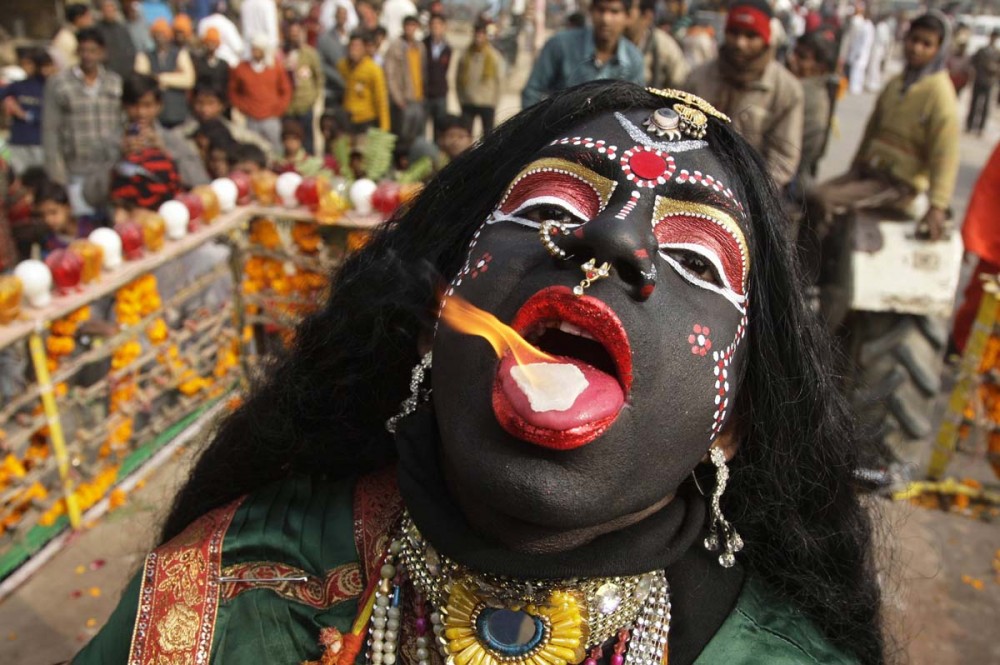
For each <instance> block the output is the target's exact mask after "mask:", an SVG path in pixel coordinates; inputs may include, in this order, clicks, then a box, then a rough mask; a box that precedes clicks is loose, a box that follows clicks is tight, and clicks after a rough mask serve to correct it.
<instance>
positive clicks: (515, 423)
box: [493, 286, 632, 450]
mask: <svg viewBox="0 0 1000 665" xmlns="http://www.w3.org/2000/svg"><path fill="white" fill-rule="evenodd" d="M553 321H565V322H567V323H570V324H572V325H574V326H576V327H578V328H580V329H581V330H585V331H586V332H587V333H588V334H590V335H591V336H592V337H593V338H594V339H595V340H596V341H597V342H598V343H600V344H601V345H602V346H603V347H604V348H605V350H606V351H607V352H608V354H609V355H610V356H611V358H612V360H613V361H614V363H615V368H616V373H617V379H618V382H619V384H620V385H621V387H622V391H623V393H624V395H625V401H626V403H627V400H628V395H629V391H630V390H631V388H632V347H631V345H630V343H629V340H628V335H627V334H626V332H625V326H623V325H622V322H621V320H620V319H619V318H618V316H617V315H616V314H615V312H614V310H612V309H611V307H610V306H608V304H607V303H605V302H603V301H601V300H598V299H597V298H594V297H591V296H576V295H574V294H573V292H572V291H571V290H570V289H569V288H568V287H565V286H550V287H548V288H545V289H542V290H541V291H539V292H538V293H536V294H535V295H533V296H531V298H529V299H528V300H527V301H526V302H525V303H524V304H523V305H522V306H521V308H520V309H519V310H518V312H517V314H515V315H514V320H513V322H512V323H511V327H512V328H514V330H516V331H517V332H518V334H520V335H522V336H523V335H525V334H526V333H528V332H530V331H531V330H532V329H534V328H536V327H537V326H539V325H544V324H546V323H549V322H553ZM506 365H508V363H505V362H503V361H501V362H500V364H499V365H498V371H497V377H496V380H495V381H494V384H493V412H494V414H495V415H496V418H497V421H498V422H499V423H500V426H501V427H503V428H504V430H506V431H507V433H508V434H510V435H512V436H514V437H516V438H518V439H521V440H523V441H527V442H529V443H533V444H536V445H538V446H542V447H544V448H549V449H552V450H572V449H574V448H579V447H580V446H583V445H586V444H588V443H590V442H591V441H593V440H594V439H596V438H597V437H599V436H601V435H602V434H603V433H604V432H605V431H607V429H608V428H609V427H610V426H611V424H612V423H613V422H614V421H615V420H616V419H617V417H618V413H620V411H618V412H617V413H614V414H612V415H610V416H607V417H604V418H600V419H597V420H594V421H592V422H589V423H584V424H582V425H579V426H577V427H573V428H571V429H566V430H556V429H549V428H545V427H540V426H538V425H534V424H532V423H529V422H527V421H526V420H525V419H524V418H523V417H522V416H521V415H520V414H518V413H517V411H516V410H515V409H514V407H513V405H512V404H511V402H510V399H509V398H508V396H507V395H506V394H505V393H504V391H503V389H502V387H501V372H500V368H502V367H504V366H506Z"/></svg>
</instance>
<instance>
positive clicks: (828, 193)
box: [815, 11, 959, 240]
mask: <svg viewBox="0 0 1000 665" xmlns="http://www.w3.org/2000/svg"><path fill="white" fill-rule="evenodd" d="M950 37H951V25H950V23H949V21H948V19H947V18H946V17H945V16H944V15H943V14H941V13H940V12H937V11H930V12H928V13H927V14H924V15H923V16H920V17H919V18H916V19H914V20H913V22H912V23H911V24H910V29H909V32H908V33H907V35H906V39H905V40H904V42H903V53H904V59H905V63H906V68H905V69H904V70H903V72H902V73H901V74H899V75H897V76H895V77H893V78H892V79H891V80H890V81H889V82H888V83H887V84H886V86H885V89H884V90H883V91H882V94H881V95H879V98H878V102H876V104H875V110H874V111H872V114H871V117H870V118H869V119H868V124H867V125H866V127H865V132H864V135H863V136H862V137H861V145H859V146H858V152H857V154H856V155H855V156H854V160H853V161H852V163H851V168H850V170H849V171H848V172H847V173H845V174H843V175H841V176H838V177H837V178H834V179H833V180H830V181H828V182H826V183H823V184H822V185H820V186H819V187H818V188H817V190H816V192H815V199H816V203H817V204H818V205H819V206H821V207H820V209H819V210H821V211H822V213H821V214H822V215H823V216H824V218H825V219H823V220H822V221H823V222H824V223H826V224H829V223H830V222H831V221H832V219H833V215H834V214H836V213H837V212H840V211H843V210H845V209H854V210H861V209H865V208H868V209H872V208H880V209H882V208H892V209H899V210H904V211H905V210H907V209H908V208H909V206H910V204H911V203H912V202H913V199H914V198H915V197H916V196H917V195H918V194H920V193H926V194H927V198H928V199H929V203H930V208H929V209H928V211H927V213H926V214H925V215H924V217H923V219H921V220H920V223H919V224H918V225H917V235H918V236H919V237H923V238H927V239H931V240H937V239H939V238H940V237H941V236H942V235H943V233H944V228H945V224H946V223H947V220H948V217H949V214H950V212H949V206H950V205H951V197H952V193H953V192H954V190H955V179H956V178H957V176H958V165H959V156H958V139H959V120H958V105H957V101H956V98H955V88H954V87H953V86H952V85H951V80H950V78H949V76H948V71H947V69H946V67H945V65H946V60H947V56H948V53H949V52H950V41H951V39H950Z"/></svg>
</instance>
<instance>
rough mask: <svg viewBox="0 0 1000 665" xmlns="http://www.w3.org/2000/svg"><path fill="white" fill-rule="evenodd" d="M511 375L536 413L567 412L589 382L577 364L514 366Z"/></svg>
mask: <svg viewBox="0 0 1000 665" xmlns="http://www.w3.org/2000/svg"><path fill="white" fill-rule="evenodd" d="M510 375H511V377H513V379H514V382H515V383H517V387H518V388H520V389H521V392H522V393H524V394H525V396H526V397H527V398H528V403H529V404H530V405H531V409H532V411H534V412H535V413H542V412H544V411H566V410H567V409H569V408H571V407H572V406H573V403H574V402H576V398H577V397H579V396H580V395H582V394H583V391H584V390H586V389H587V386H589V385H590V382H589V381H587V377H585V376H584V375H583V372H582V371H580V368H579V367H577V366H576V365H570V364H565V363H531V364H528V365H514V366H513V367H511V368H510Z"/></svg>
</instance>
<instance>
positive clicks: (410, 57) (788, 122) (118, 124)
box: [0, 0, 1000, 268]
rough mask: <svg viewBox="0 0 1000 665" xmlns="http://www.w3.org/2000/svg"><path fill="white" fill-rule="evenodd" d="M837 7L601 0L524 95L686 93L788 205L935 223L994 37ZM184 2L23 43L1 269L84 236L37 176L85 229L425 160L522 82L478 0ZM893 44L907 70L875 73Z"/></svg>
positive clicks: (930, 18) (942, 219)
mask: <svg viewBox="0 0 1000 665" xmlns="http://www.w3.org/2000/svg"><path fill="white" fill-rule="evenodd" d="M515 4H516V5H517V7H518V8H517V9H516V13H515V14H514V15H510V12H511V11H515V6H513V5H512V6H511V8H510V9H509V10H508V9H505V10H504V11H503V12H502V13H500V14H498V15H495V16H494V17H493V18H499V20H500V21H501V23H502V24H503V25H504V26H507V27H508V28H509V29H508V34H509V33H510V30H514V39H515V40H516V39H517V37H518V36H519V35H518V34H517V32H516V29H517V27H518V26H523V24H524V20H525V15H524V12H525V7H524V6H521V4H523V3H521V4H518V3H515ZM834 4H835V3H831V2H821V1H819V0H803V1H802V2H800V3H784V4H783V5H782V4H781V3H772V2H769V1H768V0H740V1H739V2H735V3H733V4H732V6H731V8H730V10H729V12H728V13H727V14H726V16H725V19H724V22H721V23H720V22H719V21H714V22H713V21H712V20H710V17H707V15H706V13H704V12H692V11H689V9H690V8H689V7H688V6H687V4H686V2H685V1H684V0H669V1H667V2H658V1H657V0H634V1H632V0H594V1H593V2H591V3H590V6H589V9H588V10H587V13H586V14H583V13H580V12H577V13H575V14H570V15H568V16H567V17H565V26H564V28H563V29H557V30H556V31H555V32H554V34H553V35H552V36H551V37H550V38H549V39H548V41H547V42H546V43H545V45H544V47H543V48H542V49H541V50H540V51H539V52H538V53H537V54H536V57H535V58H534V62H533V64H532V67H531V71H530V75H529V76H528V78H527V81H526V84H525V85H524V87H523V89H522V90H521V95H520V97H521V105H522V108H527V107H529V106H531V105H533V104H535V103H537V102H539V101H540V100H542V99H544V98H546V97H547V96H549V95H551V94H553V93H555V92H557V91H559V90H562V89H564V88H568V87H571V86H573V85H577V84H580V83H583V82H586V81H591V80H595V79H621V80H627V81H632V82H635V83H641V84H645V85H648V86H650V87H652V88H677V89H682V90H685V91H688V92H691V93H694V94H696V95H698V96H700V97H702V98H704V99H705V100H707V101H708V102H710V103H712V104H713V105H714V106H715V107H716V108H718V109H719V110H721V111H722V112H723V113H725V114H727V115H728V116H730V117H731V118H732V121H733V124H734V127H736V129H737V130H738V131H739V132H740V133H741V134H742V135H743V136H744V137H745V138H746V139H747V140H748V141H749V142H750V144H751V145H752V146H753V147H754V148H756V149H757V150H758V152H759V153H760V154H761V155H762V156H763V158H764V160H765V162H766V164H767V167H768V172H769V174H770V176H771V178H772V179H773V180H774V182H775V184H776V185H777V186H778V187H779V189H781V190H782V191H783V192H784V193H785V194H786V200H787V201H789V202H790V205H792V206H793V207H794V206H798V207H800V208H801V207H802V206H801V202H802V201H803V200H804V199H807V198H808V199H810V200H815V201H819V203H820V204H821V206H820V209H821V210H825V212H822V213H821V214H822V215H826V216H829V215H830V214H832V213H831V212H830V211H831V210H834V209H836V208H837V207H838V206H840V205H842V204H843V203H845V202H848V201H850V202H852V203H854V202H858V201H860V202H861V203H862V205H867V204H869V203H874V204H878V205H883V204H885V203H887V202H888V203H895V204H899V205H904V204H908V203H909V202H911V201H912V200H913V199H914V198H915V196H916V195H918V194H921V193H928V195H929V198H930V209H929V210H928V212H927V213H926V215H924V217H923V219H922V220H921V226H920V228H921V232H922V233H924V234H925V235H927V236H928V237H939V236H940V235H941V234H942V233H943V232H944V229H945V228H946V226H947V225H948V223H949V212H948V211H949V206H950V198H951V195H952V191H953V189H954V181H955V174H956V169H957V164H958V153H957V141H956V140H955V139H956V137H957V132H958V131H959V129H958V126H959V122H958V118H957V114H958V110H957V105H956V104H955V95H956V93H960V92H961V90H962V88H963V87H964V86H965V85H967V84H969V83H970V82H971V87H972V104H971V105H970V111H969V115H968V118H967V122H966V129H967V130H968V131H973V132H980V133H981V132H982V131H983V127H984V125H985V122H986V119H987V118H988V116H989V111H990V103H991V100H992V97H993V95H994V94H995V90H996V87H997V86H996V83H997V79H998V77H1000V49H998V48H997V42H998V37H1000V33H994V35H992V37H991V38H990V42H989V44H988V45H987V46H986V47H985V48H982V49H981V50H979V51H977V52H976V53H974V54H971V55H969V56H968V57H964V59H963V58H962V57H959V56H956V54H959V55H961V53H962V52H963V51H962V47H961V46H955V47H953V46H952V45H951V42H952V37H953V35H952V26H951V22H950V21H949V20H948V19H946V18H945V17H943V16H938V15H934V14H928V15H926V16H925V17H923V18H922V19H920V21H922V22H917V23H913V22H905V21H902V20H900V19H897V18H895V17H889V16H877V17H874V18H873V17H871V15H870V12H869V11H868V10H867V8H866V7H865V5H864V4H863V3H861V2H859V3H858V4H857V5H855V6H854V8H853V13H852V14H850V15H848V16H842V15H840V14H838V13H837V11H836V7H835V6H834ZM174 5H175V9H177V12H176V13H174V14H172V15H170V16H163V15H161V16H157V17H156V18H155V19H154V20H152V21H147V20H146V19H145V18H144V17H143V14H142V3H140V2H138V0H127V1H126V2H124V4H122V5H119V4H118V1H117V0H101V1H100V2H99V3H97V5H93V6H92V5H91V4H89V3H85V2H73V3H70V4H68V5H67V7H66V12H65V17H66V24H65V25H64V26H63V27H62V28H61V29H60V30H59V31H58V33H57V34H56V35H55V36H54V37H53V39H52V40H51V42H50V43H49V44H48V45H47V47H45V48H41V47H38V48H24V49H21V50H20V51H19V52H18V55H19V66H20V69H21V70H23V77H22V79H21V80H18V81H16V82H13V83H10V84H9V85H8V86H6V87H5V88H3V89H2V92H0V95H2V98H3V108H4V110H5V112H6V114H7V116H8V118H9V120H10V138H9V141H8V146H7V154H8V157H9V163H10V178H8V180H9V182H8V183H5V184H9V190H10V191H9V192H8V193H7V195H6V202H7V208H8V215H7V216H8V220H7V224H9V226H10V228H9V229H4V231H3V234H0V235H3V236H6V237H7V241H6V242H0V247H5V246H6V249H3V250H0V262H2V265H3V266H4V267H5V268H9V267H11V266H12V265H13V263H15V262H16V259H17V258H24V257H25V256H26V255H27V253H28V252H30V251H31V247H33V246H35V245H41V246H42V247H49V246H58V245H59V244H60V243H64V242H66V241H68V240H70V239H71V238H70V237H69V236H70V235H72V234H71V233H68V230H67V229H65V228H61V227H60V228H51V227H46V226H45V225H44V224H42V223H41V221H40V216H39V215H37V214H36V213H37V210H36V208H37V204H38V200H37V194H38V192H39V191H40V190H39V188H40V186H41V184H43V183H44V184H45V185H46V186H47V188H48V189H49V190H51V189H52V188H62V189H64V190H65V198H66V200H67V201H69V205H70V209H71V210H72V216H73V217H74V219H75V220H78V223H76V224H75V225H74V228H81V229H86V228H90V227H92V226H93V225H95V224H103V223H108V222H113V221H114V219H115V216H116V215H121V214H123V212H127V211H128V210H129V209H130V208H132V207H135V206H150V205H156V204H157V203H159V202H161V201H163V200H166V199H167V198H170V197H171V196H173V195H174V194H176V193H177V192H178V191H179V190H181V189H184V188H190V187H193V186H196V185H199V184H204V183H207V182H209V181H210V180H211V179H213V178H216V177H221V176H224V175H227V174H228V173H230V172H232V171H234V170H250V171H253V170H257V169H261V168H275V169H278V170H289V169H299V170H302V169H305V170H309V171H312V172H319V171H324V170H325V171H326V172H328V173H330V174H344V175H347V176H348V177H357V176H360V175H362V174H363V173H364V170H365V165H364V163H363V160H362V159H361V158H360V157H359V155H360V149H361V148H362V147H363V145H364V142H365V140H366V138H367V137H368V136H369V135H370V133H372V132H388V133H391V134H392V135H393V136H394V137H395V139H394V140H395V152H394V156H393V166H394V168H395V169H397V172H401V171H403V170H406V169H409V168H411V167H412V166H413V165H414V164H415V163H417V162H421V164H422V168H421V170H420V173H422V174H424V175H427V176H429V175H430V174H432V173H434V172H435V171H436V170H437V169H438V168H439V167H440V166H442V165H443V164H445V163H446V162H447V161H448V160H450V159H453V158H454V157H455V156H456V155H458V154H459V153H461V152H462V151H463V150H465V149H466V148H468V147H469V145H471V142H472V138H473V136H475V135H476V134H477V133H479V134H483V135H485V134H488V133H489V132H491V131H492V130H493V127H494V125H495V123H496V114H497V107H498V104H499V103H500V99H501V95H502V93H503V92H504V91H505V82H506V81H508V79H509V77H508V73H507V69H508V68H509V66H510V64H511V63H510V62H509V60H510V58H509V57H507V54H506V53H502V52H501V50H500V49H498V46H500V44H499V43H498V39H497V38H498V27H497V24H495V23H493V22H492V21H491V19H490V18H488V17H487V14H486V13H484V14H483V15H482V16H481V17H479V18H478V19H477V20H476V21H475V23H474V26H473V30H472V38H471V42H470V43H469V45H468V46H467V48H464V49H462V50H461V52H458V50H457V49H455V50H454V51H453V48H452V45H451V44H450V43H449V42H450V40H451V39H452V36H450V35H449V23H448V20H449V19H448V17H447V16H446V14H445V13H444V6H443V5H442V3H441V2H437V1H435V2H430V3H423V4H422V5H421V6H419V7H418V6H416V5H414V4H413V2H412V1H411V0H385V2H383V3H381V5H379V4H377V3H375V2H372V0H357V1H354V0H316V1H315V2H283V1H282V0H243V1H242V2H241V3H240V4H239V7H238V11H237V10H236V9H235V8H233V7H230V6H228V5H227V3H226V2H225V1H221V2H216V3H214V4H211V5H210V4H209V3H185V2H177V3H174ZM786 5H787V6H786ZM776 6H781V7H783V9H782V10H781V11H777V12H776V11H775V7H776ZM720 27H721V31H722V34H721V35H719V34H717V30H718V29H719V28H720ZM955 32H956V35H955V40H954V41H955V42H956V43H960V42H962V40H960V39H958V34H961V33H963V29H962V27H961V26H959V27H958V30H957V31H955ZM899 43H901V44H902V45H903V48H902V55H903V59H904V72H903V73H902V74H901V75H899V76H896V77H893V78H892V79H891V80H890V81H889V82H888V84H886V85H884V86H883V83H882V79H883V72H884V70H885V68H886V63H887V61H888V59H889V55H890V54H891V53H892V52H893V51H894V50H895V49H896V48H897V45H898V44H899ZM963 43H964V42H963ZM956 58H957V59H956ZM453 60H455V62H452V61H453ZM949 81H950V83H949ZM452 87H454V90H452ZM876 90H881V91H882V92H881V94H880V96H879V100H878V103H877V104H876V107H875V111H874V112H873V114H872V116H871V118H870V119H869V122H868V124H867V127H866V130H865V133H864V138H863V141H862V144H861V146H860V147H859V149H858V151H857V154H856V156H855V158H854V159H853V160H852V162H851V164H850V165H849V168H848V170H847V172H846V173H845V174H844V176H842V177H841V178H839V179H838V180H837V181H835V182H834V183H826V184H824V185H823V186H817V183H816V182H815V175H816V172H817V167H818V163H819V161H820V159H821V158H822V157H823V155H824V153H825V150H826V146H827V143H828V139H829V136H830V131H831V125H832V119H833V116H834V109H835V106H836V104H837V101H838V99H839V98H840V97H841V96H842V95H843V94H845V93H849V94H853V93H859V92H863V91H876ZM509 92H516V91H509ZM450 95H454V97H457V100H458V109H454V108H449V96H450ZM453 110H454V111H458V113H452V111H453ZM928 124H929V125H930V126H932V127H933V128H934V131H933V132H927V131H925V127H927V126H928ZM345 161H346V163H341V162H345ZM428 165H429V166H428ZM161 169H162V170H165V171H166V172H165V173H160V172H159V170H161ZM887 192H894V197H890V198H893V200H892V201H889V200H888V199H886V197H887V196H888V194H887ZM869 194H871V195H873V196H874V198H871V197H870V196H869ZM823 227H824V222H822V221H820V222H817V221H816V220H813V222H812V227H811V228H812V230H813V231H815V230H816V229H819V232H820V233H822V229H823ZM10 236H13V242H11V241H10V240H9V238H10ZM60 238H61V239H60Z"/></svg>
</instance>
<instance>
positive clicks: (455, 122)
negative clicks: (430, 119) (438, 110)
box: [434, 113, 472, 134]
mask: <svg viewBox="0 0 1000 665" xmlns="http://www.w3.org/2000/svg"><path fill="white" fill-rule="evenodd" d="M456 128H457V129H464V130H465V131H467V132H469V133H470V134H471V133H472V122H471V120H470V119H468V118H464V117H462V116H460V115H455V114H453V113H447V114H445V115H443V116H441V119H440V120H438V121H437V122H436V123H434V130H435V131H436V132H437V133H438V134H444V133H445V132H446V131H448V130H449V129H456Z"/></svg>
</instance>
